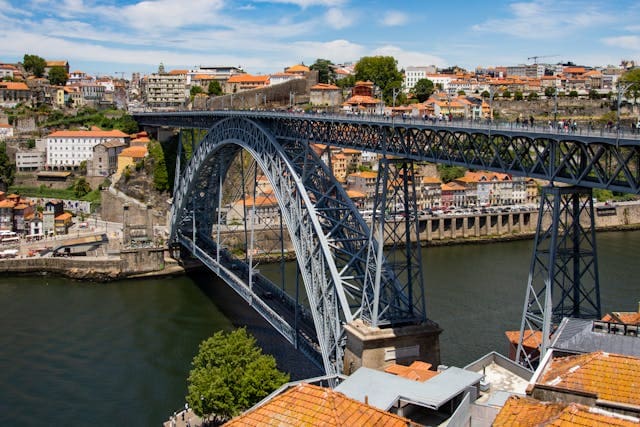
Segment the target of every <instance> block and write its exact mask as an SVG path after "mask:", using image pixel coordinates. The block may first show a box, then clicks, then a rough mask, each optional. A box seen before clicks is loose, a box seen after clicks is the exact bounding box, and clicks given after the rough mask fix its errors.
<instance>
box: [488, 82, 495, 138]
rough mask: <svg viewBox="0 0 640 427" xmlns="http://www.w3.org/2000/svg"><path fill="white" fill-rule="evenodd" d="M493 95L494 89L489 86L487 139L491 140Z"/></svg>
mask: <svg viewBox="0 0 640 427" xmlns="http://www.w3.org/2000/svg"><path fill="white" fill-rule="evenodd" d="M493 95H495V87H493V86H491V85H489V139H491V125H492V124H493Z"/></svg>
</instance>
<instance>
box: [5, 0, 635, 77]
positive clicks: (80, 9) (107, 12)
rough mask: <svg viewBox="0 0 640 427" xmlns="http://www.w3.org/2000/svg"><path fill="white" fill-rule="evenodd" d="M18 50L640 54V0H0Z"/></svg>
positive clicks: (102, 56)
mask: <svg viewBox="0 0 640 427" xmlns="http://www.w3.org/2000/svg"><path fill="white" fill-rule="evenodd" d="M24 54H33V55H39V56H41V57H43V58H45V59H47V60H61V59H66V60H67V61H69V64H70V67H71V70H72V71H75V70H81V71H84V72H86V73H89V74H91V75H98V76H100V75H113V76H120V75H121V74H120V73H124V75H125V77H127V76H130V74H131V73H132V72H141V73H142V74H149V73H152V72H156V71H157V69H158V65H159V64H160V63H161V62H162V63H163V64H164V65H165V68H166V69H167V70H171V69H193V68H195V67H197V66H223V65H226V66H229V65H231V66H240V67H242V68H243V69H244V70H245V71H247V72H248V73H252V74H267V73H275V72H281V71H283V70H284V68H286V67H288V66H291V65H294V64H298V63H304V64H306V65H311V64H312V63H313V62H315V60H316V59H318V58H323V59H329V60H331V61H332V62H333V63H336V64H337V63H347V62H357V60H358V59H359V58H361V57H363V56H373V55H385V56H393V57H394V58H396V59H397V61H398V65H399V67H401V68H404V67H407V66H419V65H436V66H438V67H442V68H444V67H448V66H452V65H458V66H461V67H463V68H466V69H469V70H473V69H475V67H477V66H484V67H488V66H496V65H506V66H508V65H518V64H523V63H533V62H534V59H533V58H532V57H534V56H538V58H537V61H538V62H547V63H558V62H566V61H572V62H574V63H576V64H581V65H592V66H600V65H610V64H611V65H619V64H620V60H621V59H629V60H635V61H636V63H638V62H640V1H638V0H612V1H602V0H598V1H592V0H520V1H509V0H484V1H475V0H474V1H462V0H448V1H441V0H403V1H392V0H372V1H364V0H144V1H136V0H0V62H9V63H13V62H18V61H21V60H22V58H23V56H24Z"/></svg>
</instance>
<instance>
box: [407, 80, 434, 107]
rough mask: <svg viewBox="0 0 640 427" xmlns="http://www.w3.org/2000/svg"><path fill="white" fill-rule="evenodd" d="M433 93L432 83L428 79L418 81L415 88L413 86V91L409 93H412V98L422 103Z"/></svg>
mask: <svg viewBox="0 0 640 427" xmlns="http://www.w3.org/2000/svg"><path fill="white" fill-rule="evenodd" d="M433 91H434V86H433V82H432V81H431V80H429V79H420V80H418V81H417V82H416V84H415V86H413V89H411V93H413V94H414V96H415V97H416V98H418V101H420V102H424V101H426V100H427V99H429V97H430V96H431V94H432V93H433Z"/></svg>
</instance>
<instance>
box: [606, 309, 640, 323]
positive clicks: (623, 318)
mask: <svg viewBox="0 0 640 427" xmlns="http://www.w3.org/2000/svg"><path fill="white" fill-rule="evenodd" d="M602 320H604V321H605V322H615V323H625V324H627V325H638V326H640V311H639V312H637V313H636V312H633V311H630V312H620V311H614V312H612V313H608V314H606V315H605V316H604V317H603V318H602Z"/></svg>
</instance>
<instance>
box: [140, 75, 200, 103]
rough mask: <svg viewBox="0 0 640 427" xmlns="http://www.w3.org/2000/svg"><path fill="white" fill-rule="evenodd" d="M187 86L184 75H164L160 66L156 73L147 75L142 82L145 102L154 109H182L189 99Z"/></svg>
mask: <svg viewBox="0 0 640 427" xmlns="http://www.w3.org/2000/svg"><path fill="white" fill-rule="evenodd" d="M187 86H188V85H187V74H186V73H185V74H182V73H176V74H169V73H165V72H164V67H162V66H161V67H159V69H158V73H154V74H150V75H148V76H147V80H146V82H144V98H145V102H146V104H147V105H148V106H149V107H151V108H155V109H172V108H177V107H182V106H184V105H185V103H186V101H187V99H188V98H189V90H188V88H187Z"/></svg>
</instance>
